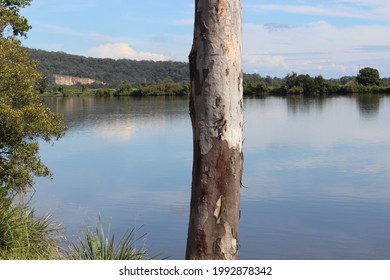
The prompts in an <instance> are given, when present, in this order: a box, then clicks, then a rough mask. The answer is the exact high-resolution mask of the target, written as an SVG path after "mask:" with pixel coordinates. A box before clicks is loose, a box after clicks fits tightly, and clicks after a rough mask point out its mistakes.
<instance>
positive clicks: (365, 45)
mask: <svg viewBox="0 0 390 280" xmlns="http://www.w3.org/2000/svg"><path fill="white" fill-rule="evenodd" d="M389 33H390V25H359V26H347V27H338V26H335V25H332V24H329V23H327V22H325V21H318V22H312V23H308V24H304V25H301V26H295V27H293V28H291V27H289V28H280V29H278V30H277V31H274V29H270V28H269V25H267V24H261V25H255V24H245V25H244V65H245V66H246V67H247V68H249V71H250V72H251V71H259V73H260V74H269V73H267V70H269V69H276V68H277V67H279V68H280V69H279V73H281V72H282V71H285V70H286V69H289V70H290V71H295V72H298V73H308V74H322V75H324V76H339V75H355V74H356V73H357V71H358V68H359V65H362V66H363V65H365V64H366V63H367V61H370V63H372V64H374V65H365V66H372V67H378V68H379V70H382V71H389V70H387V69H388V68H389V67H390V65H389V64H388V63H387V62H386V61H390V51H389V50H390V48H388V46H390V37H389V36H388V34H389ZM372 49H375V51H372ZM375 64H378V65H375ZM379 64H380V65H379ZM284 74H286V72H284V73H283V74H282V75H284ZM389 74H390V72H387V73H385V72H382V76H388V75H389ZM279 76H280V75H279Z"/></svg>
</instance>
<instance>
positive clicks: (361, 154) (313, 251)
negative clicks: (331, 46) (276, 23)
mask: <svg viewBox="0 0 390 280" xmlns="http://www.w3.org/2000/svg"><path fill="white" fill-rule="evenodd" d="M45 102H46V103H47V104H48V106H49V107H51V108H52V109H53V110H54V111H56V112H60V113H63V114H64V118H65V121H66V123H67V125H68V126H69V130H68V132H67V134H66V136H65V137H63V138H62V139H60V140H59V141H58V142H55V144H54V145H48V144H46V143H41V157H42V159H43V161H44V162H45V163H46V164H47V165H48V166H49V167H50V168H51V170H52V171H53V173H54V178H53V180H49V179H46V178H38V179H37V180H36V186H35V188H36V193H35V195H34V198H33V201H32V205H33V206H34V207H35V208H36V209H37V212H38V213H46V212H48V211H52V212H53V213H54V217H55V218H56V220H58V221H62V222H63V226H64V228H65V233H66V236H67V238H68V239H69V240H71V241H77V239H78V238H79V237H80V236H81V233H82V232H83V231H85V226H87V225H88V226H91V227H94V226H95V225H96V222H97V220H98V217H99V216H100V217H102V220H103V221H104V223H105V224H106V225H107V223H108V221H109V220H110V219H111V220H112V226H111V231H112V232H114V233H115V235H116V236H117V238H119V237H120V236H121V234H123V233H124V232H125V231H126V229H128V228H129V229H132V228H140V227H141V228H140V229H139V231H138V236H142V234H144V233H146V234H147V235H146V237H145V238H141V240H140V241H139V243H138V244H139V246H144V247H145V248H147V249H148V250H149V251H150V254H156V253H161V254H162V256H169V257H170V258H171V259H183V258H184V253H185V243H186V237H187V226H188V213H189V209H188V208H189V199H190V185H191V169H192V130H191V122H190V118H189V114H188V100H187V99H183V98H159V97H153V98H141V99H137V98H129V97H124V98H103V97H102V98H95V97H66V98H62V97H50V98H46V99H45ZM244 109H245V112H244V118H245V126H244V138H245V140H244V146H243V147H244V155H245V156H244V158H245V159H244V160H245V163H244V176H243V184H244V185H245V187H243V188H242V198H241V210H242V214H241V221H240V232H239V242H240V250H239V256H240V259H301V260H302V259H337V260H338V259H390V234H389V232H390V97H385V96H375V95H374V96H360V97H329V98H302V97H292V98H277V97H268V98H264V99H245V102H244Z"/></svg>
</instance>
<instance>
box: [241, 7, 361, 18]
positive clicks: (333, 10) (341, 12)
mask: <svg viewBox="0 0 390 280" xmlns="http://www.w3.org/2000/svg"><path fill="white" fill-rule="evenodd" d="M246 7H248V8H251V9H256V10H258V11H261V12H285V13H291V14H302V15H310V16H330V17H347V18H367V15H366V14H364V13H360V12H359V11H357V10H355V9H351V7H345V6H341V5H340V6H333V7H329V6H323V5H316V6H314V5H277V4H248V5H246Z"/></svg>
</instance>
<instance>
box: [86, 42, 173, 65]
mask: <svg viewBox="0 0 390 280" xmlns="http://www.w3.org/2000/svg"><path fill="white" fill-rule="evenodd" d="M85 55H87V56H92V57H99V58H113V59H121V58H126V59H134V60H154V61H166V60H169V59H170V58H169V57H168V56H165V55H162V54H157V53H151V52H142V51H137V50H135V49H133V48H131V47H130V46H129V44H127V43H115V44H103V45H100V46H98V47H96V48H91V49H89V50H87V52H86V53H85Z"/></svg>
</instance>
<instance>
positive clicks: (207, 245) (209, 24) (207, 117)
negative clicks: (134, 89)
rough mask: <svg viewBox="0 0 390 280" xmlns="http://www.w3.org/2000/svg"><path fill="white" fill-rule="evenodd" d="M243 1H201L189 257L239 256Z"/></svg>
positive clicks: (194, 60) (194, 64)
mask: <svg viewBox="0 0 390 280" xmlns="http://www.w3.org/2000/svg"><path fill="white" fill-rule="evenodd" d="M241 36H242V35H241V0H196V1H195V28H194V41H193V46H192V50H191V53H190V55H189V61H190V75H191V99H190V115H191V121H192V128H193V148H194V151H193V153H194V159H193V160H194V161H193V171H192V192H191V210H190V222H189V229H188V239H187V252H186V258H187V259H235V258H237V254H238V225H239V215H240V188H241V178H242V167H243V154H242V127H243V114H242V110H243V108H242V104H243V102H242V66H241V60H242V59H241V57H242V45H241V41H242V40H241Z"/></svg>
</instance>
